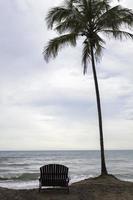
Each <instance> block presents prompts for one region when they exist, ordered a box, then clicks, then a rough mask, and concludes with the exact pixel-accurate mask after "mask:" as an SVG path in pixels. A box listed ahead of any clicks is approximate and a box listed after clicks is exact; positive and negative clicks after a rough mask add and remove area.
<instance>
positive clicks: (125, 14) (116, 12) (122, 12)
mask: <svg viewBox="0 0 133 200" xmlns="http://www.w3.org/2000/svg"><path fill="white" fill-rule="evenodd" d="M122 25H128V27H129V26H132V25H133V12H132V10H130V9H128V8H123V7H121V6H120V5H117V6H114V7H113V8H111V9H109V10H107V11H106V12H105V13H103V14H102V15H101V16H100V17H99V20H98V21H97V27H98V28H99V30H101V29H102V28H111V29H114V30H115V29H119V28H120V27H121V26H122Z"/></svg>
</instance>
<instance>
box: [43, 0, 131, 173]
mask: <svg viewBox="0 0 133 200" xmlns="http://www.w3.org/2000/svg"><path fill="white" fill-rule="evenodd" d="M111 3H112V1H111V0H66V1H65V2H64V4H63V5H62V6H59V7H54V8H52V9H50V10H49V12H48V14H47V16H46V22H47V26H48V28H49V29H54V30H55V31H56V32H57V33H58V34H59V36H58V37H56V38H54V39H51V40H50V41H49V42H48V45H47V46H46V47H45V48H44V52H43V53H44V58H45V60H46V61H49V59H50V58H54V57H56V56H57V55H58V52H59V51H60V50H61V49H62V47H64V46H67V45H71V46H74V47H75V46H76V43H77V39H79V38H80V37H82V38H83V42H82V46H83V50H82V64H83V72H84V74H85V73H86V72H87V67H88V63H89V62H91V65H92V70H93V76H94V83H95V90H96V99H97V109H98V120H99V133H100V147H101V174H102V175H103V174H108V172H107V168H106V164H105V156H104V141H103V127H102V113H101V103H100V94H99V87H98V80H97V74H96V67H95V63H96V62H97V61H98V60H99V59H100V58H101V55H102V50H103V48H104V45H105V40H104V39H103V36H104V35H105V36H108V37H112V38H115V39H120V40H121V39H122V38H130V39H133V34H132V33H131V31H130V32H127V30H129V29H130V28H132V26H133V11H132V10H131V9H128V8H123V7H122V6H120V5H116V6H113V7H112V6H111ZM125 30H126V31H125Z"/></svg>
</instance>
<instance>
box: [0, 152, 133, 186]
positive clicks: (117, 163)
mask: <svg viewBox="0 0 133 200" xmlns="http://www.w3.org/2000/svg"><path fill="white" fill-rule="evenodd" d="M105 154H106V163H107V168H108V172H109V173H110V174H114V175H115V176H116V177H118V178H119V179H121V180H128V181H132V182H133V150H121V151H120V150H119V151H118V150H117V151H116V150H113V151H106V152H105ZM50 163H55V164H63V165H65V166H67V167H68V168H69V176H70V184H71V183H74V182H77V181H80V180H83V179H86V178H89V177H95V176H97V175H99V174H100V152H99V151H95V150H93V151H90V150H88V151H0V187H6V188H15V189H30V188H37V187H38V184H39V183H38V178H39V173H40V171H39V169H40V167H41V166H43V165H46V164H50Z"/></svg>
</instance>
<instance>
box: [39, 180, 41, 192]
mask: <svg viewBox="0 0 133 200" xmlns="http://www.w3.org/2000/svg"><path fill="white" fill-rule="evenodd" d="M39 192H41V183H40V182H39Z"/></svg>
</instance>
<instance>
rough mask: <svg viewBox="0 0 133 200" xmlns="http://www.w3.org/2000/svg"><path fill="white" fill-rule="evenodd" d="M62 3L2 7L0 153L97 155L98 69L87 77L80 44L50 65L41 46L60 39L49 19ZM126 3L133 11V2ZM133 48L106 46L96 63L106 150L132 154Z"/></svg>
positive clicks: (32, 1) (17, 0)
mask: <svg viewBox="0 0 133 200" xmlns="http://www.w3.org/2000/svg"><path fill="white" fill-rule="evenodd" d="M60 2H62V1H61V0H56V1H54V2H53V1H52V0H49V1H48V2H46V1H43V0H38V1H37V2H36V0H23V1H21V0H13V1H12V2H11V1H10V0H7V1H1V2H0V8H1V12H0V15H1V17H0V24H1V26H0V38H1V40H0V46H1V48H0V91H1V95H0V111H1V113H2V115H1V116H0V146H1V147H0V148H1V149H62V148H66V149H67V148H68V149H69V148H73V149H76V148H79V149H82V148H86V149H89V148H90V149H91V148H92V149H97V148H99V141H98V140H99V135H98V124H97V110H96V102H95V91H94V83H93V77H92V70H91V65H89V67H88V74H87V75H86V76H83V74H82V67H81V59H80V56H81V45H80V44H79V43H78V46H77V48H76V49H74V48H70V47H68V48H66V49H65V50H64V51H62V52H61V53H60V54H59V56H58V57H57V59H55V60H53V61H51V62H50V63H49V64H46V63H45V62H44V60H43V56H42V51H43V46H44V45H45V44H46V43H47V41H48V40H49V39H50V38H52V37H55V36H56V34H55V33H54V32H51V31H48V30H47V28H46V24H45V22H44V18H45V16H46V13H47V11H48V9H49V8H50V7H51V5H52V6H56V5H59V4H60ZM121 3H123V5H126V6H128V7H132V8H133V3H132V1H131V0H127V1H124V0H123V1H121ZM132 49H133V43H132V42H131V41H126V42H125V41H123V43H121V42H116V41H114V40H109V39H108V40H107V45H106V49H105V51H104V54H103V58H102V60H101V62H100V63H98V64H97V71H98V77H99V85H100V91H101V100H102V108H103V118H104V129H105V138H106V141H107V143H106V144H107V145H106V148H116V146H117V148H128V147H129V148H133V146H132V142H131V141H132V139H133V138H132V135H131V129H132V128H133V127H132V117H131V116H132V103H133V101H132V98H133V95H132V94H133V89H132V84H133V76H132V74H133V68H132ZM129 116H130V117H129ZM116 132H117V134H118V136H116ZM125 132H126V135H125ZM127 135H128V138H127V137H126V136H127ZM117 137H119V138H121V141H120V142H119V143H118V144H117V145H116V143H115V140H116V139H117ZM125 137H126V140H127V143H126V144H125V143H124V141H125ZM25 138H27V140H26V139H25ZM64 138H65V140H64ZM117 141H118V140H117ZM29 143H30V144H31V145H30V146H29V145H28V144H29ZM67 144H69V145H67Z"/></svg>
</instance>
